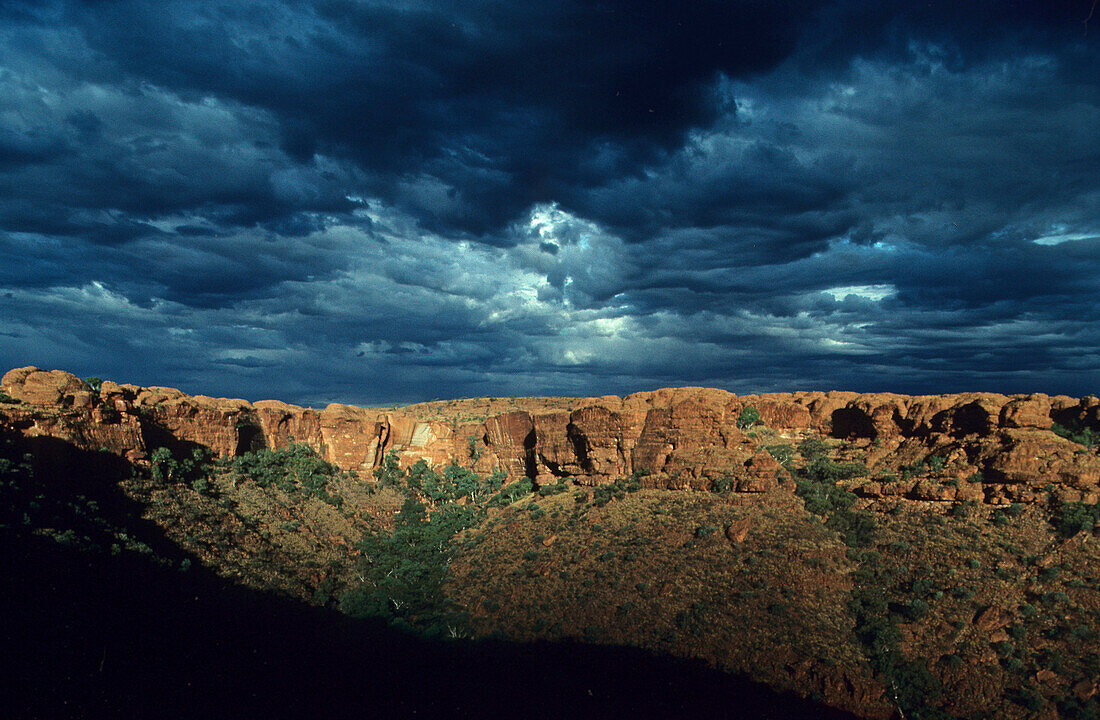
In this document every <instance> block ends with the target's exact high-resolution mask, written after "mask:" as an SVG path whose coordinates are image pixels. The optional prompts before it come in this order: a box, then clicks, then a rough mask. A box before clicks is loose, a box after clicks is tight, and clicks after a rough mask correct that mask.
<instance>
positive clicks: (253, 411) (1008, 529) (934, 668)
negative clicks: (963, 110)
mask: <svg viewBox="0 0 1100 720" xmlns="http://www.w3.org/2000/svg"><path fill="white" fill-rule="evenodd" d="M0 392H3V395H2V396H0V424H2V432H0V441H2V453H0V470H2V471H3V473H2V474H3V478H4V482H3V485H2V490H3V500H4V502H3V504H2V505H0V509H2V513H3V517H2V523H3V533H4V535H3V537H4V542H5V543H6V544H8V545H10V546H11V548H12V550H11V552H7V553H5V557H6V558H10V564H11V567H10V569H9V570H8V571H7V572H5V575H4V577H5V581H6V582H10V583H11V584H12V590H11V592H9V593H7V594H6V596H5V597H6V598H7V599H6V602H8V603H9V604H11V605H12V607H11V608H10V611H9V612H8V613H7V617H10V618H12V619H13V622H12V623H11V624H10V625H9V627H10V628H11V630H10V631H9V632H8V638H9V639H10V641H11V644H12V647H13V648H14V652H15V654H16V655H17V656H19V657H26V658H28V662H26V663H24V664H23V665H21V666H20V670H19V672H21V673H24V676H23V677H22V678H21V680H22V682H21V687H23V688H24V689H25V690H26V692H25V693H23V694H21V696H20V702H22V703H23V707H24V709H26V711H27V713H30V714H32V716H33V715H39V716H43V717H53V716H56V715H58V714H63V715H64V714H66V713H67V711H66V710H65V708H78V710H77V711H74V712H73V713H68V714H73V715H80V714H85V715H87V716H94V715H95V714H96V712H97V711H96V710H95V708H96V707H98V706H99V705H102V704H106V705H107V706H108V707H109V708H111V709H124V710H136V711H140V712H148V710H147V708H144V707H143V706H142V705H141V704H142V703H145V702H153V703H156V702H158V699H159V698H161V697H162V696H163V697H167V698H169V701H168V704H169V705H170V706H171V707H170V708H169V710H168V712H173V711H174V710H175V708H177V707H178V708H181V709H180V715H181V716H184V715H189V714H193V712H195V711H196V709H198V710H210V709H213V708H216V707H234V708H236V707H243V706H244V705H248V707H252V706H256V707H259V708H263V709H264V710H265V711H266V712H267V713H268V714H271V713H274V714H276V715H279V714H281V713H285V712H288V711H290V710H293V711H296V712H297V711H301V712H306V711H309V710H315V709H318V708H335V709H337V711H338V714H342V712H341V711H343V710H346V709H347V708H349V707H351V708H361V707H365V706H372V707H377V708H379V710H378V712H379V714H381V715H382V716H406V715H408V714H410V713H411V712H412V711H413V710H417V711H422V712H432V713H433V714H436V715H439V714H444V715H447V714H454V715H457V716H467V715H474V716H478V715H483V716H495V715H498V714H499V713H501V712H506V713H507V714H515V712H514V711H515V710H517V709H518V710H522V712H523V713H524V714H527V715H532V714H533V715H536V716H539V715H541V716H545V717H558V716H561V715H562V714H574V715H582V716H589V715H597V716H600V715H608V714H616V715H617V714H620V713H623V712H629V713H630V714H632V715H641V716H646V715H649V716H654V717H668V716H683V717H687V716H688V715H692V716H694V715H699V714H711V715H713V714H714V712H715V711H716V710H717V711H718V712H720V713H726V715H725V716H727V717H742V716H744V717H785V716H791V717H816V716H828V714H827V713H831V712H834V711H832V710H826V709H825V706H829V707H832V708H839V709H843V710H846V711H849V712H853V713H855V714H856V715H858V716H861V717H865V718H882V719H883V720H885V718H889V717H894V716H896V717H901V716H903V715H904V717H906V718H916V719H924V720H936V719H939V718H972V719H974V720H977V719H978V718H985V717H991V716H996V717H1002V718H1018V719H1020V720H1023V719H1024V718H1046V717H1063V718H1072V719H1077V718H1093V717H1096V716H1097V715H1098V714H1100V705H1098V704H1097V703H1098V701H1100V700H1098V695H1097V692H1098V685H1097V681H1096V678H1097V677H1098V676H1100V660H1098V656H1097V654H1096V653H1095V650H1094V648H1095V640H1096V638H1097V636H1098V634H1100V590H1098V588H1100V542H1097V529H1098V528H1100V505H1098V504H1097V500H1098V499H1100V492H1098V486H1100V455H1098V448H1097V442H1096V439H1097V434H1098V432H1100V415H1098V413H1100V400H1097V398H1094V397H1087V398H1081V399H1074V398H1064V397H1055V398H1050V397H1047V396H1041V395H1031V396H1003V395H995V394H988V393H985V394H978V393H973V394H962V395H952V396H927V397H907V396H896V395H857V394H855V393H793V394H787V395H768V396H747V397H740V398H738V397H735V396H732V395H730V394H729V393H724V392H722V391H715V390H706V389H701V388H683V389H677V390H662V391H656V392H652V393H641V394H638V395H635V396H629V397H627V398H615V397H605V398H587V399H583V398H581V399H531V400H525V399H511V398H506V399H488V400H480V401H479V400H467V401H455V402H454V403H451V402H438V403H433V404H431V405H430V406H422V407H411V408H390V409H386V410H365V409H361V408H353V407H350V406H342V405H333V406H329V407H328V408H326V409H324V410H322V411H315V410H312V409H308V408H296V407H294V406H289V405H285V404H283V403H279V402H276V401H262V402H257V403H248V402H246V401H243V400H225V399H214V398H204V397H201V396H196V397H192V396H188V395H185V394H183V393H181V392H179V391H178V390H172V389H169V388H140V387H136V386H128V385H118V384H115V383H109V382H105V383H102V385H98V386H93V385H90V384H88V383H86V382H84V381H81V380H79V379H78V378H75V377H74V376H72V375H69V374H68V373H64V372H61V371H52V372H44V371H39V370H37V369H34V368H23V369H20V370H14V371H11V372H9V373H8V374H6V375H5V376H4V379H3V381H2V382H0ZM448 413H453V415H452V416H448ZM493 413H497V414H493ZM337 609H339V611H340V612H337ZM353 618H358V619H353ZM674 658H681V660H675V659H674ZM738 678H750V679H751V680H753V681H756V682H758V683H764V684H765V685H767V686H770V687H771V688H773V689H775V690H779V691H785V692H790V693H793V694H795V695H798V696H800V697H802V698H806V699H807V700H805V701H803V700H797V699H794V697H793V696H784V695H777V694H775V692H773V691H772V690H765V689H764V688H763V686H761V685H752V684H750V683H747V682H746V681H744V680H741V679H738ZM257 688H265V689H266V688H271V690H270V691H266V690H265V691H259V690H257ZM804 702H805V703H807V704H801V703H804ZM66 703H67V704H66ZM249 703H250V704H251V705H249ZM818 703H820V704H818ZM242 704H244V705H242ZM89 708H91V710H89ZM354 711H356V710H353V712H354ZM768 713H770V714H768Z"/></svg>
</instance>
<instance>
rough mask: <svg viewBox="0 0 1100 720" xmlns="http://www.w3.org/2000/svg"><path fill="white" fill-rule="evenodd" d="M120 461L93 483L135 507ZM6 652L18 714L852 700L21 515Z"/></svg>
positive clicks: (782, 711) (0, 606) (5, 580)
mask: <svg viewBox="0 0 1100 720" xmlns="http://www.w3.org/2000/svg"><path fill="white" fill-rule="evenodd" d="M78 460H79V458H72V457H70V458H68V459H67V460H66V461H65V463H64V468H63V469H64V472H66V473H69V472H72V471H73V470H74V463H75V465H76V467H75V469H78V470H79V469H80V464H79V462H78ZM84 467H85V469H86V467H87V466H84ZM51 470H54V471H56V470H58V468H52V469H51ZM114 471H115V469H114V468H109V469H108V470H104V471H103V472H105V473H107V474H106V475H103V476H101V477H95V478H92V477H90V476H87V475H86V476H85V480H84V481H82V482H81V483H80V486H81V487H82V488H84V489H85V490H86V491H89V490H94V494H95V495H96V496H97V497H99V498H100V502H101V504H102V505H107V506H111V505H112V503H113V504H114V506H115V508H116V511H117V512H116V515H117V517H118V518H119V519H120V520H121V519H123V518H125V517H133V515H132V513H130V512H129V510H130V509H127V508H125V504H126V503H128V502H130V501H128V500H126V499H124V498H122V494H121V491H119V490H118V488H117V486H114V487H113V486H112V484H111V482H110V479H111V478H110V473H113V472H114ZM92 480H94V483H93V484H89V482H90V481H92ZM39 481H41V477H39ZM93 485H94V487H93ZM64 487H65V486H64V484H59V485H56V486H55V488H56V489H57V490H59V491H60V490H63V488H64ZM112 488H113V489H112ZM112 493H117V497H114V498H112ZM9 499H10V498H9ZM9 509H10V508H9ZM124 510H125V512H124ZM135 532H141V533H148V532H150V527H149V526H148V525H146V526H144V527H139V528H135ZM151 542H152V540H151ZM160 542H161V543H167V542H168V541H167V539H166V538H164V537H163V535H162V536H161V537H160ZM177 552H178V549H177ZM0 653H2V657H3V659H4V662H3V667H4V680H5V683H4V684H5V685H6V686H7V687H8V688H9V691H8V692H7V693H6V695H7V697H5V698H4V700H3V706H4V707H5V709H6V710H7V712H6V713H5V715H6V716H7V717H13V718H49V719H52V718H188V719H191V718H221V717H226V718H241V717H263V718H298V717H325V718H344V717H348V718H351V717H355V718H408V717H425V718H433V719H437V718H510V717H515V718H588V717H604V718H620V717H627V718H630V717H644V718H649V717H652V718H689V717H690V718H731V719H745V720H748V719H750V718H752V719H753V720H756V719H758V718H761V719H771V720H785V719H788V718H791V719H793V718H806V719H813V718H848V717H851V716H849V715H847V714H844V713H840V712H837V711H834V710H830V709H827V708H824V707H823V706H820V705H817V704H814V703H810V702H808V701H803V700H800V699H798V698H794V697H791V696H789V695H783V694H779V693H776V692H774V691H772V690H770V689H769V688H767V687H765V686H762V685H759V684H756V683H751V682H748V681H745V680H743V679H740V678H735V677H731V676H729V675H726V674H724V673H720V672H717V671H714V670H711V669H709V668H707V667H706V666H705V665H703V664H702V663H698V662H689V661H679V660H674V659H669V658H662V657H655V656H653V655H650V654H648V653H645V652H642V651H638V650H633V649H629V648H609V647H599V646H590V645H580V644H550V643H537V644H513V643H505V642H496V641H493V642H488V641H479V642H473V641H448V642H441V641H428V640H424V639H420V638H416V637H411V636H409V635H407V634H405V633H402V632H399V631H396V630H394V629H392V628H389V627H387V626H384V625H382V624H379V623H372V622H364V621H355V620H351V619H349V618H347V617H344V616H342V615H340V614H338V613H336V612H333V611H328V610H324V609H319V608H313V607H309V606H306V605H302V604H299V603H296V602H294V601H291V600H287V599H283V598H280V597H276V596H272V595H268V594H264V593H259V592H255V591H251V590H248V589H245V588H241V587H239V586H236V585H233V584H232V583H229V582H227V581H225V580H223V579H221V578H219V577H217V576H216V575H214V574H213V573H210V572H208V571H206V570H203V569H202V568H200V567H198V566H197V565H196V566H194V568H193V569H192V570H190V571H187V572H181V571H180V570H178V569H174V568H173V567H166V566H164V565H161V564H157V563H155V562H153V561H152V560H150V559H149V557H148V556H143V555H138V554H134V553H129V552H123V553H121V554H119V555H111V554H109V553H106V552H92V551H87V550H78V549H74V548H72V547H68V546H65V545H62V544H59V543H58V542H56V541H54V540H52V539H49V538H44V537H40V536H38V535H36V534H34V532H33V528H20V527H18V524H15V525H11V524H9V525H7V526H6V527H4V528H2V529H0Z"/></svg>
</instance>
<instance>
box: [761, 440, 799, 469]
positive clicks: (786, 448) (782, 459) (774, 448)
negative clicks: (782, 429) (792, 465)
mask: <svg viewBox="0 0 1100 720" xmlns="http://www.w3.org/2000/svg"><path fill="white" fill-rule="evenodd" d="M764 449H765V450H767V451H768V454H769V455H771V456H772V457H773V458H775V460H776V462H778V463H779V464H780V465H786V464H787V463H789V462H790V461H791V460H792V459H793V458H794V448H793V447H791V445H790V443H780V444H779V445H769V446H767V447H766V448H764Z"/></svg>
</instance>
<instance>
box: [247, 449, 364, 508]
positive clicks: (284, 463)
mask: <svg viewBox="0 0 1100 720" xmlns="http://www.w3.org/2000/svg"><path fill="white" fill-rule="evenodd" d="M232 469H233V473H234V475H235V476H236V477H237V479H239V480H247V481H251V482H254V483H256V485H258V486H259V487H270V486H272V485H274V486H275V487H277V488H279V489H280V490H282V491H283V492H285V493H287V494H294V493H298V492H300V493H302V494H303V495H305V496H307V497H317V498H319V499H321V500H322V501H324V502H326V503H328V504H329V505H335V506H337V507H339V506H341V505H342V504H343V498H342V497H340V496H339V495H335V494H332V493H330V492H329V491H328V484H329V483H330V482H332V481H333V480H335V479H336V478H338V477H340V476H341V475H342V473H341V472H340V469H339V468H337V467H336V466H335V465H333V464H332V463H330V462H328V461H327V460H325V459H324V458H322V457H321V456H320V455H318V454H317V451H316V450H314V449H313V448H311V447H310V446H309V445H306V444H305V443H291V444H290V445H288V446H287V447H285V448H282V449H279V450H268V449H266V448H265V449H263V450H257V451H255V452H247V453H244V454H242V455H238V456H237V457H236V458H234V459H233V463H232Z"/></svg>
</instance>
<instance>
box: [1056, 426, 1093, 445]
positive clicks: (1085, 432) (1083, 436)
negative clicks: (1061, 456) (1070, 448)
mask: <svg viewBox="0 0 1100 720" xmlns="http://www.w3.org/2000/svg"><path fill="white" fill-rule="evenodd" d="M1050 430H1051V432H1053V433H1054V434H1055V435H1058V436H1059V437H1064V438H1065V439H1066V440H1069V441H1070V442H1075V443H1077V444H1078V445H1084V446H1085V447H1087V448H1088V449H1090V450H1091V449H1093V448H1094V447H1096V446H1097V444H1100V433H1098V432H1096V431H1095V430H1093V429H1092V428H1090V427H1081V426H1073V427H1068V428H1067V427H1065V426H1063V425H1059V424H1058V423H1055V424H1054V425H1053V426H1052V427H1051V428H1050Z"/></svg>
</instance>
